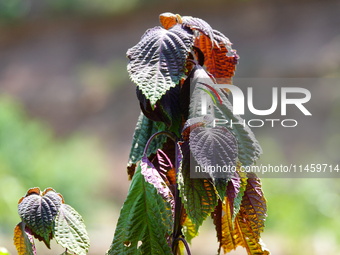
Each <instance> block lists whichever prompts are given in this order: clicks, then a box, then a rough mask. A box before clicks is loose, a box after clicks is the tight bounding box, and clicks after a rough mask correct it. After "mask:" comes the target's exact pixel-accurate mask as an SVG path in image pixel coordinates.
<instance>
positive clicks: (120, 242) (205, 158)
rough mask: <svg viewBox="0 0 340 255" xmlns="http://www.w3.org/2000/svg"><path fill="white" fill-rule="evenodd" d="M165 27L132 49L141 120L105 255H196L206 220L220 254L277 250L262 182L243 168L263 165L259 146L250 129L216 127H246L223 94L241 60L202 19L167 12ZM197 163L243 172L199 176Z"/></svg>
mask: <svg viewBox="0 0 340 255" xmlns="http://www.w3.org/2000/svg"><path fill="white" fill-rule="evenodd" d="M160 22H161V26H156V27H154V28H151V29H149V30H147V31H146V32H145V34H144V35H143V36H142V38H141V40H140V41H139V43H137V44H136V45H135V46H133V47H132V48H130V49H129V50H128V52H127V57H128V59H129V64H128V72H129V75H130V78H131V80H132V81H133V82H134V83H135V84H136V85H137V88H136V91H137V98H138V100H139V102H140V108H141V114H140V117H139V119H138V122H137V127H136V130H135V134H134V137H133V142H132V148H131V153H130V158H129V163H128V175H129V178H130V179H132V183H131V187H130V190H129V194H128V197H127V199H126V201H125V203H124V205H123V208H122V210H121V214H120V218H119V220H118V225H117V229H116V232H115V237H114V240H113V242H112V245H111V247H110V249H109V251H108V253H107V254H109V255H113V254H184V250H186V252H187V253H188V254H190V250H189V247H188V244H187V242H190V240H191V239H192V238H193V237H195V236H197V235H198V230H199V227H200V226H201V224H202V223H203V221H204V220H205V219H206V218H207V217H208V216H211V217H212V218H213V222H214V224H215V228H216V233H217V239H218V241H219V244H220V245H219V248H218V252H219V253H220V252H221V251H223V252H224V253H227V252H229V251H231V250H233V249H235V248H236V247H237V246H243V247H245V248H246V250H247V252H248V254H258V255H259V254H269V251H268V250H267V249H266V248H265V247H264V246H263V243H262V242H261V237H260V234H261V232H262V231H263V228H264V221H265V218H266V201H265V198H264V196H263V193H262V190H261V183H260V180H259V179H258V178H257V177H256V176H255V175H254V174H245V173H243V172H242V171H241V166H250V165H253V164H255V162H256V160H257V159H258V157H259V155H260V154H261V153H262V150H261V147H260V145H259V143H258V141H257V140H256V138H255V136H254V134H253V133H252V131H251V130H250V129H249V127H247V126H243V125H234V127H233V128H230V127H227V126H215V125H213V121H214V119H224V120H228V121H233V122H234V123H240V122H242V118H241V117H240V116H238V115H234V114H233V112H232V106H231V103H230V102H229V94H228V92H229V91H228V90H222V89H216V88H215V85H216V84H217V83H223V84H231V82H232V77H233V75H234V72H235V70H236V64H237V62H238V59H239V57H238V55H237V54H236V51H235V50H233V49H232V47H231V46H232V44H231V42H230V41H229V39H228V38H227V37H226V36H225V35H223V34H222V33H220V32H219V31H217V30H214V29H213V28H212V27H211V26H210V25H209V24H208V23H207V22H205V21H204V20H202V19H199V18H194V17H190V16H183V17H182V16H180V15H178V14H176V15H175V14H172V13H163V14H161V15H160ZM204 98H207V99H204ZM204 100H208V105H209V107H207V109H206V115H202V110H203V108H204V107H205V106H206V105H207V102H205V101H204ZM193 165H198V166H200V167H201V168H207V167H209V166H214V165H220V166H229V167H233V169H236V170H235V171H230V172H228V173H226V174H224V175H222V176H221V175H218V174H216V173H214V172H206V173H205V175H202V176H200V177H201V178H193V176H192V171H191V170H192V167H193Z"/></svg>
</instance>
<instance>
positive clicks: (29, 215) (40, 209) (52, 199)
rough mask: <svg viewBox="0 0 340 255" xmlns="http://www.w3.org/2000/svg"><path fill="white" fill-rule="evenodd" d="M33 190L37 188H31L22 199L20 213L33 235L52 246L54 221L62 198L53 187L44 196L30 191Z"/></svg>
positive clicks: (19, 207)
mask: <svg viewBox="0 0 340 255" xmlns="http://www.w3.org/2000/svg"><path fill="white" fill-rule="evenodd" d="M31 190H35V189H30V190H29V191H28V193H27V196H26V197H24V198H23V199H22V200H20V203H19V205H18V213H19V215H20V217H21V219H22V221H23V222H24V223H25V224H26V225H27V227H29V228H30V229H31V231H32V233H33V235H34V236H35V237H37V238H38V239H39V240H43V241H44V243H45V244H46V246H47V247H50V240H51V239H52V237H53V234H52V231H53V222H54V218H55V217H56V215H57V214H58V211H59V208H60V205H61V203H62V198H61V196H60V195H59V194H58V193H56V192H55V191H54V190H53V189H46V190H45V191H44V193H43V196H41V195H40V194H37V193H35V192H30V191H31ZM37 190H38V189H37Z"/></svg>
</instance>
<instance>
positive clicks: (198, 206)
mask: <svg viewBox="0 0 340 255" xmlns="http://www.w3.org/2000/svg"><path fill="white" fill-rule="evenodd" d="M181 149H182V154H183V163H182V168H181V169H180V171H179V172H178V176H177V180H178V188H179V190H180V196H181V198H182V202H183V205H184V208H185V210H186V212H187V214H188V216H189V217H190V219H191V221H192V222H193V224H195V225H196V226H197V228H198V227H199V226H201V225H202V223H203V221H204V220H205V219H206V218H207V217H208V216H209V215H210V213H211V212H212V211H213V210H214V208H215V206H216V205H217V194H216V190H215V187H214V185H213V184H212V183H211V181H210V180H208V179H203V178H200V179H194V178H190V160H194V159H190V150H189V145H188V142H184V143H183V144H182V146H181Z"/></svg>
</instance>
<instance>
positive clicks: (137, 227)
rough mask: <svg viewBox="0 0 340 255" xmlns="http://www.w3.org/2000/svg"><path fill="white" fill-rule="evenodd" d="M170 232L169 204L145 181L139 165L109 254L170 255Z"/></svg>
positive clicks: (170, 216) (170, 215) (170, 214)
mask: <svg viewBox="0 0 340 255" xmlns="http://www.w3.org/2000/svg"><path fill="white" fill-rule="evenodd" d="M171 230H172V213H171V209H170V205H169V204H167V202H166V201H164V200H163V198H162V197H161V196H160V195H159V194H158V193H157V190H156V189H155V187H154V186H153V185H152V184H150V183H147V182H145V180H144V177H143V175H142V174H141V167H140V166H138V168H137V170H136V173H135V175H134V176H133V179H132V183H131V186H130V189H129V193H128V196H127V198H126V200H125V202H124V205H123V207H122V209H121V212H120V217H119V219H118V223H117V227H116V231H115V236H114V239H113V242H112V244H111V247H110V250H109V251H108V253H107V254H108V255H125V254H126V255H127V254H150V255H155V254H157V255H158V254H164V255H171V254H172V252H171V249H170V247H169V245H168V243H167V241H166V240H167V238H168V237H169V236H170V234H171Z"/></svg>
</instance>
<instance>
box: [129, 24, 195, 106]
mask: <svg viewBox="0 0 340 255" xmlns="http://www.w3.org/2000/svg"><path fill="white" fill-rule="evenodd" d="M193 40H194V38H193V36H192V32H191V31H190V30H188V29H185V28H183V27H182V26H181V25H175V26H173V27H172V28H171V29H169V30H166V29H164V28H162V27H160V26H157V27H154V28H152V29H149V30H147V31H146V32H145V34H144V35H143V36H142V38H141V40H140V42H139V43H138V44H137V45H135V46H134V47H132V48H131V49H129V50H128V52H127V56H128V58H129V60H130V62H129V64H128V72H129V75H130V77H131V79H132V81H133V82H134V83H136V84H137V86H138V88H139V89H140V90H141V91H142V93H143V94H144V95H145V97H146V98H147V99H150V103H151V105H152V106H153V105H154V104H155V103H156V102H157V101H158V100H159V99H160V98H161V97H162V96H163V95H164V94H165V93H166V91H168V90H169V89H170V88H172V87H175V86H176V85H177V84H178V82H179V81H180V79H181V78H182V77H183V76H184V72H185V63H186V58H187V56H188V52H189V51H190V48H191V46H192V44H193Z"/></svg>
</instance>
